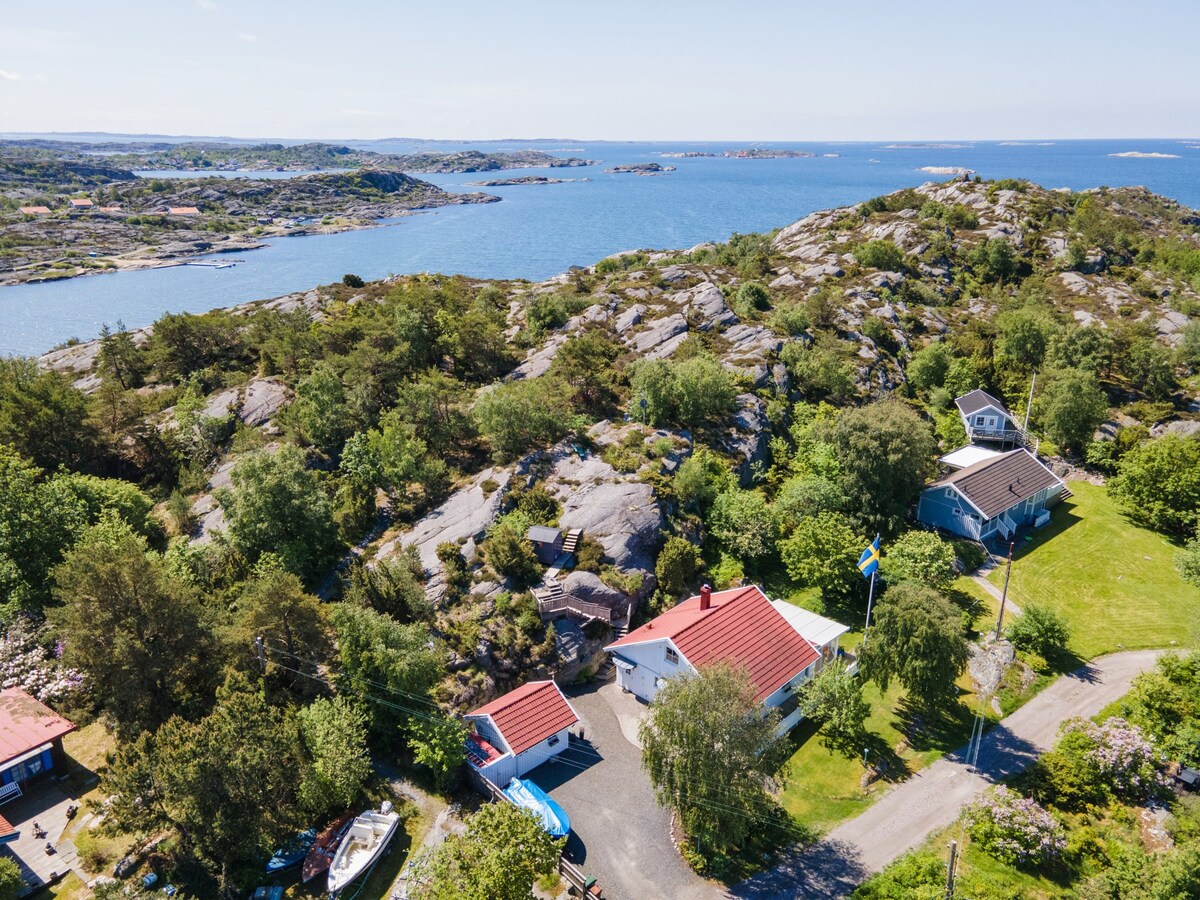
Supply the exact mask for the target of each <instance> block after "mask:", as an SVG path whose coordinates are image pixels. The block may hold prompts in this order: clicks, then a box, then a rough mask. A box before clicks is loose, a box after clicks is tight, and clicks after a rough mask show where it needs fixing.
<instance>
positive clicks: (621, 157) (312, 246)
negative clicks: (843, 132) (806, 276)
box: [0, 140, 1200, 354]
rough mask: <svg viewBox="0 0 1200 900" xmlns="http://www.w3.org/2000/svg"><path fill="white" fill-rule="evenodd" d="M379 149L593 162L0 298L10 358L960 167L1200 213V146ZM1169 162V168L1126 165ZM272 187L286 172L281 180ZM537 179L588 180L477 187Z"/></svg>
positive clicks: (523, 271)
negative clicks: (657, 168) (471, 199)
mask: <svg viewBox="0 0 1200 900" xmlns="http://www.w3.org/2000/svg"><path fill="white" fill-rule="evenodd" d="M351 146H356V147H362V148H364V149H370V150H377V151H380V152H396V153H405V152H413V151H415V150H450V149H460V148H464V149H478V150H517V149H527V148H535V149H540V150H545V151H548V152H552V153H555V155H559V156H564V157H565V156H579V157H586V158H588V159H592V160H596V161H597V164H596V165H594V166H590V167H587V168H571V169H553V170H547V169H531V170H520V169H518V170H508V171H506V172H503V173H496V172H489V173H469V174H454V175H422V176H419V177H422V178H426V179H427V180H429V181H432V182H434V183H436V184H438V185H440V186H441V187H443V188H445V189H446V190H449V191H476V190H485V191H487V192H489V193H493V194H496V195H498V196H500V197H502V198H503V202H501V203H491V204H478V205H468V206H454V207H445V208H442V209H438V210H433V211H430V212H425V213H421V214H418V215H413V216H407V217H405V218H403V219H400V220H397V221H394V222H391V223H388V224H386V225H383V226H382V227H379V228H374V229H368V230H364V231H353V232H346V233H343V234H335V235H316V236H307V237H285V238H279V239H274V240H272V241H271V243H270V245H269V246H267V247H265V248H263V249H259V250H253V251H248V252H245V253H238V254H230V255H224V256H222V257H220V258H221V260H222V261H223V262H227V261H236V263H237V265H236V266H234V267H232V268H223V269H213V268H200V267H192V266H180V267H173V268H166V269H150V270H143V271H138V272H123V273H118V274H107V275H95V276H87V277H82V278H73V279H69V280H65V281H58V282H48V283H42V284H29V285H18V286H13V287H4V288H0V311H2V317H0V353H5V354H38V353H41V352H44V351H45V350H48V349H50V348H51V347H53V346H55V345H56V344H59V343H62V342H64V341H66V340H68V339H70V338H79V339H81V340H87V339H89V338H93V337H95V336H96V335H97V334H98V333H99V332H100V329H101V327H102V326H103V325H104V324H105V323H108V324H110V325H112V324H115V323H116V322H117V321H118V320H121V321H123V322H124V323H125V325H126V326H128V327H130V328H136V327H140V326H142V325H147V324H149V323H151V322H153V321H154V320H155V319H157V318H158V317H159V316H161V315H162V314H163V313H165V312H180V311H188V312H202V311H205V310H208V309H213V308H215V307H220V306H232V305H235V304H238V303H244V302H246V301H249V300H256V299H261V298H265V297H274V296H278V295H280V294H285V293H288V292H290V291H297V290H304V289H307V288H311V287H313V286H315V285H318V284H325V283H329V282H332V281H337V280H339V279H340V278H341V277H342V275H344V274H345V273H347V272H353V273H355V274H357V275H360V276H362V277H363V278H367V279H371V278H378V277H381V276H384V275H388V274H390V273H408V272H422V271H437V272H445V273H463V274H466V275H471V276H476V277H481V278H526V279H531V280H537V279H542V278H547V277H549V276H551V275H554V274H557V273H559V272H562V271H564V270H566V269H567V268H569V267H570V266H572V265H589V264H591V263H593V262H595V261H596V260H598V259H600V258H602V257H604V256H607V255H608V254H610V253H615V252H617V251H619V250H628V249H633V248H686V247H690V246H692V245H694V244H697V243H700V242H702V241H709V240H717V241H719V240H725V239H727V238H728V237H729V236H730V235H731V234H733V233H734V232H741V233H745V232H751V231H764V230H769V229H773V228H778V227H781V226H783V225H787V224H788V223H790V222H793V221H795V220H796V219H799V218H801V217H803V216H805V215H807V214H808V213H810V212H812V211H814V210H817V209H824V208H828V207H832V206H841V205H844V204H849V203H855V202H858V201H861V200H865V199H868V198H870V197H873V196H876V195H879V194H884V193H888V192H890V191H894V190H898V189H899V188H902V187H907V186H915V185H918V184H921V183H922V182H925V181H930V180H943V179H945V178H946V177H947V176H945V175H936V174H930V173H928V172H924V171H921V170H922V169H923V168H925V167H951V166H956V167H963V168H968V169H972V170H974V171H975V172H977V173H979V174H980V175H982V176H983V177H985V178H1007V177H1014V178H1016V177H1020V178H1027V179H1029V180H1031V181H1034V182H1037V183H1039V184H1042V185H1044V186H1046V187H1069V188H1072V189H1076V190H1081V189H1084V188H1089V187H1097V186H1100V185H1108V186H1117V185H1133V184H1140V185H1145V186H1146V187H1148V188H1150V189H1151V190H1154V191H1156V192H1158V193H1161V194H1165V195H1166V196H1168V197H1173V198H1175V199H1177V200H1179V201H1181V202H1182V203H1184V204H1186V205H1188V206H1192V207H1198V206H1200V141H1195V140H1193V141H1175V140H1172V141H1146V140H1127V141H1042V142H1003V143H1001V142H974V143H971V142H957V141H946V142H937V143H931V144H926V145H918V144H913V143H909V142H903V143H901V142H897V143H889V142H878V143H796V144H758V145H754V146H764V147H772V148H782V149H795V150H804V151H809V152H812V153H814V154H816V155H815V156H814V157H811V158H792V159H729V158H724V157H720V156H716V157H691V158H672V157H664V155H663V154H672V153H685V152H689V151H697V152H707V153H716V154H719V153H721V152H722V151H724V150H728V149H739V148H743V147H747V146H751V144H749V143H746V142H728V143H720V144H683V143H662V144H656V143H632V144H631V143H605V142H502V143H472V144H469V145H468V144H463V145H454V144H444V143H438V144H417V143H413V142H352V143H351ZM1127 152H1137V153H1159V154H1165V155H1166V156H1164V157H1161V158H1146V157H1118V156H1113V155H1111V154H1114V153H1127ZM648 162H658V163H661V164H662V165H672V166H675V167H676V171H674V172H670V173H667V174H663V175H658V176H654V177H642V176H636V175H624V174H608V173H605V171H604V170H605V169H607V168H610V167H612V166H615V165H620V164H627V163H648ZM270 174H272V175H275V174H276V173H270ZM529 174H540V175H551V176H555V177H562V178H571V179H583V178H587V179H590V180H588V181H572V182H569V183H565V184H553V185H520V186H510V187H496V188H478V187H473V186H470V185H469V183H470V182H473V181H483V180H487V179H490V178H496V177H510V176H511V177H516V176H520V175H529Z"/></svg>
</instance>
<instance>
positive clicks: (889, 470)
mask: <svg viewBox="0 0 1200 900" xmlns="http://www.w3.org/2000/svg"><path fill="white" fill-rule="evenodd" d="M828 439H829V442H830V443H831V444H832V445H833V446H834V448H835V449H836V451H837V455H838V462H839V463H840V468H841V478H840V482H839V486H840V487H841V489H842V492H843V493H844V494H845V495H846V509H847V511H848V512H849V514H850V516H851V518H852V519H854V521H855V522H856V523H857V525H858V527H859V528H860V529H862V530H863V531H864V532H867V533H873V532H876V531H881V532H883V533H884V534H889V533H892V532H895V531H897V530H898V529H899V528H900V526H901V524H902V523H903V521H904V517H905V514H906V513H907V511H908V505H909V503H911V502H912V500H913V498H914V497H916V496H917V493H918V492H919V491H920V490H921V488H922V486H923V485H924V484H925V477H926V475H927V474H928V473H929V471H930V466H931V465H932V461H933V455H934V452H935V450H936V449H937V445H936V443H935V441H934V439H933V435H932V433H931V432H930V429H929V425H928V424H927V423H926V422H925V421H924V420H923V419H922V418H921V417H920V416H918V415H917V414H916V413H915V412H913V411H912V410H911V409H909V408H908V407H907V406H905V405H904V404H902V403H900V402H898V401H896V400H882V401H879V402H877V403H872V404H870V405H869V406H863V407H857V408H855V409H848V410H846V411H845V412H843V413H842V414H841V415H840V416H838V418H837V421H836V422H835V423H834V425H833V427H832V428H830V429H829V430H828Z"/></svg>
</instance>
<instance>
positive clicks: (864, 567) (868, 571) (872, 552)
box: [858, 537, 879, 578]
mask: <svg viewBox="0 0 1200 900" xmlns="http://www.w3.org/2000/svg"><path fill="white" fill-rule="evenodd" d="M878 568H879V538H878V537H877V538H875V540H874V541H873V542H872V543H871V546H870V547H868V548H867V549H866V550H864V551H863V552H862V556H860V557H859V558H858V571H860V572H862V573H863V578H870V577H871V576H872V575H874V574H875V570H876V569H878Z"/></svg>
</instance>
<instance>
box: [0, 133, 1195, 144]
mask: <svg viewBox="0 0 1200 900" xmlns="http://www.w3.org/2000/svg"><path fill="white" fill-rule="evenodd" d="M83 136H93V137H104V138H135V139H161V140H165V141H231V142H237V143H270V142H275V141H296V142H300V143H314V144H329V143H338V142H344V143H356V144H365V143H373V144H383V143H422V142H424V143H438V144H498V143H505V142H515V143H527V144H544V143H580V144H881V143H904V144H934V143H947V142H951V141H953V142H957V143H965V144H1003V143H1012V142H1017V143H1036V142H1046V141H1050V142H1054V143H1101V142H1111V141H1151V142H1166V143H1185V144H1186V143H1193V142H1200V136H1196V137H1189V136H1187V135H1178V136H1166V137H1164V136H1144V135H1136V136H1135V135H1115V136H1109V137H1054V136H1051V135H1039V136H1035V137H1029V136H1017V137H995V138H969V137H946V136H942V137H919V138H914V137H877V138H771V139H766V138H750V137H728V138H599V137H597V138H586V137H516V136H511V135H510V136H508V137H488V138H464V137H429V136H396V135H389V136H386V137H312V136H301V137H296V136H289V135H270V136H260V135H255V136H239V135H232V134H180V133H170V132H158V131H94V130H76V131H0V139H3V140H22V139H27V140H37V139H39V138H47V137H54V138H72V137H83ZM81 143H87V142H84V141H81Z"/></svg>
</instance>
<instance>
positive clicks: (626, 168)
mask: <svg viewBox="0 0 1200 900" xmlns="http://www.w3.org/2000/svg"><path fill="white" fill-rule="evenodd" d="M604 171H605V172H606V173H608V174H609V175H661V174H663V173H664V172H674V171H675V167H674V166H664V165H660V164H659V163H625V164H624V165H620V166H613V167H612V168H610V169H605V170H604Z"/></svg>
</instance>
